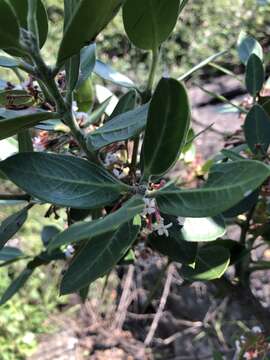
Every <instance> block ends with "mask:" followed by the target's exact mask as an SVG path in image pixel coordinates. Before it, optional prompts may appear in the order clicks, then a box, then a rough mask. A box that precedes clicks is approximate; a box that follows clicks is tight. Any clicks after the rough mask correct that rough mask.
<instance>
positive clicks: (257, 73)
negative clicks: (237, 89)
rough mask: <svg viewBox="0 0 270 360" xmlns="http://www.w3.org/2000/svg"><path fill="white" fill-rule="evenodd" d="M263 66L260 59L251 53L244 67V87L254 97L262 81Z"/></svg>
mask: <svg viewBox="0 0 270 360" xmlns="http://www.w3.org/2000/svg"><path fill="white" fill-rule="evenodd" d="M264 76H265V73H264V67H263V63H262V61H261V59H260V58H259V57H258V56H257V55H255V54H251V55H250V57H249V59H248V62H247V69H246V87H247V90H248V92H249V93H250V95H252V96H253V97H255V96H256V95H258V93H259V92H260V91H261V89H262V87H263V83H264Z"/></svg>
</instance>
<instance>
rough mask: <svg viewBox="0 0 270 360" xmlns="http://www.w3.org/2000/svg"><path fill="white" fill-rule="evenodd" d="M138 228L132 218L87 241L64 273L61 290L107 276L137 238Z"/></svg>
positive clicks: (71, 289) (64, 293) (65, 292)
mask: <svg viewBox="0 0 270 360" xmlns="http://www.w3.org/2000/svg"><path fill="white" fill-rule="evenodd" d="M139 229H140V227H139V226H135V225H133V223H132V221H131V222H129V223H126V224H124V225H122V226H120V227H119V228H118V229H117V230H116V231H115V232H109V233H107V234H103V235H101V236H98V237H94V238H92V239H91V240H89V241H88V242H87V243H86V245H85V246H84V247H83V248H82V249H81V251H80V252H79V253H78V255H77V256H76V257H75V259H74V260H73V262H72V264H71V266H70V267H69V269H68V270H67V272H66V273H65V275H64V277H63V280H62V283H61V289H60V292H61V294H62V295H66V294H70V293H73V292H75V291H78V290H80V289H82V288H83V287H85V286H87V285H89V284H91V283H93V282H94V281H95V280H97V279H98V278H100V277H102V276H104V275H106V274H107V273H108V272H109V271H110V270H111V269H112V268H113V267H114V266H115V265H116V264H117V263H118V261H119V260H120V259H121V258H122V257H123V256H124V255H125V254H126V253H127V251H128V250H129V248H130V247H131V245H132V244H133V242H134V241H135V240H136V238H137V235H138V232H139Z"/></svg>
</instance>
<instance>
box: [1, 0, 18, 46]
mask: <svg viewBox="0 0 270 360" xmlns="http://www.w3.org/2000/svg"><path fill="white" fill-rule="evenodd" d="M19 39H20V29H19V24H18V21H17V18H16V16H15V14H14V12H13V10H12V8H11V6H10V5H9V3H8V2H7V1H6V0H2V1H0V49H7V48H18V47H19Z"/></svg>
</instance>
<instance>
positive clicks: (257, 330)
mask: <svg viewBox="0 0 270 360" xmlns="http://www.w3.org/2000/svg"><path fill="white" fill-rule="evenodd" d="M251 331H252V332H253V333H254V334H261V333H262V329H261V328H260V327H259V326H253V328H252V329H251Z"/></svg>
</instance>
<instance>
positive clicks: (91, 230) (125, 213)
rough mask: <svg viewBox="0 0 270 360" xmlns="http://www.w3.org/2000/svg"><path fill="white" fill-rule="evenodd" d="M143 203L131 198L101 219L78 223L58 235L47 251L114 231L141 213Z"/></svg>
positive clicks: (137, 198) (138, 198)
mask: <svg viewBox="0 0 270 360" xmlns="http://www.w3.org/2000/svg"><path fill="white" fill-rule="evenodd" d="M143 209H144V202H143V200H142V197H141V196H139V195H136V196H133V197H132V198H131V199H130V200H128V201H127V202H126V203H125V204H124V206H122V207H121V208H120V209H119V210H117V211H115V212H114V213H112V214H109V215H107V216H105V217H104V218H103V219H99V220H93V221H91V222H89V221H88V222H79V223H76V224H74V225H72V226H70V227H69V228H68V229H67V230H65V231H63V232H61V233H60V234H58V235H57V236H56V237H55V238H54V239H53V241H52V242H51V243H50V246H49V250H50V251H51V250H53V249H57V248H59V247H60V246H62V245H67V244H70V243H72V242H79V241H81V240H86V239H90V238H93V237H96V236H100V235H102V234H105V233H107V232H112V231H116V230H117V229H118V228H119V227H120V226H121V225H123V224H124V223H126V222H129V221H130V220H132V219H133V218H134V217H135V216H136V215H138V214H140V213H142V211H143Z"/></svg>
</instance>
